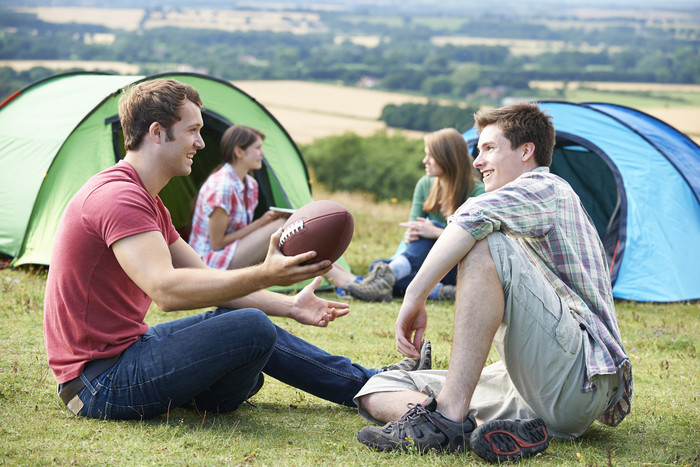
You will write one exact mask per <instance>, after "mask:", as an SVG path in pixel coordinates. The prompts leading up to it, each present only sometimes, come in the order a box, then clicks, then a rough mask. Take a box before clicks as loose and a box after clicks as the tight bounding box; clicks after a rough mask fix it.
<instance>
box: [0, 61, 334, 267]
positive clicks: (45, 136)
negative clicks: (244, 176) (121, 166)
mask: <svg viewBox="0 0 700 467" xmlns="http://www.w3.org/2000/svg"><path fill="white" fill-rule="evenodd" d="M157 78H173V79H177V80H178V81H181V82H184V83H187V84H190V85H192V86H193V87H194V88H195V89H197V90H198V91H199V93H200V95H201V97H202V100H203V102H204V108H203V111H202V114H203V119H204V125H205V126H204V129H203V131H202V136H203V138H204V141H205V144H206V147H205V148H204V149H203V150H201V151H199V152H197V156H196V157H195V159H194V164H193V167H192V174H191V175H190V176H188V177H176V178H174V179H173V180H172V181H171V182H170V183H169V184H168V185H167V186H166V187H165V188H164V189H163V190H162V192H161V198H162V199H163V202H164V203H165V205H166V206H167V207H168V209H169V210H170V213H171V215H172V218H173V223H174V224H175V227H176V228H178V230H179V231H180V232H181V233H182V234H183V237H184V238H185V240H186V239H187V233H188V231H189V230H188V229H189V224H190V222H191V213H192V206H193V202H194V199H195V197H196V195H197V191H198V189H199V187H200V186H201V184H202V183H203V182H204V180H205V179H206V177H207V176H208V175H209V173H211V171H212V169H213V168H214V167H216V166H218V165H219V163H220V162H221V155H220V152H219V140H220V138H221V135H222V134H223V132H224V131H225V129H226V128H228V127H229V126H230V125H232V124H243V125H248V126H251V127H254V128H258V129H260V130H262V131H263V132H264V133H265V135H266V138H265V143H264V146H263V148H264V151H265V164H264V166H263V168H262V169H261V170H259V171H256V173H255V177H256V179H257V180H258V183H259V184H260V204H259V206H258V211H257V212H256V215H260V214H261V213H262V212H264V211H265V210H266V209H267V208H268V207H269V206H279V207H288V208H298V207H301V206H303V205H304V204H306V203H308V202H310V201H312V197H311V189H310V185H309V175H308V170H307V167H306V164H305V163H304V160H303V158H302V156H301V153H300V151H299V149H298V148H297V146H296V145H295V144H294V141H293V140H292V138H291V137H290V136H289V134H288V133H287V132H286V130H285V129H284V128H283V127H282V125H281V124H280V123H279V122H278V121H277V120H276V119H275V118H274V116H273V115H272V114H270V112H268V111H267V109H265V108H264V107H263V106H262V105H261V104H260V103H259V102H257V101H256V100H255V99H254V98H253V97H251V96H250V95H248V94H246V93H245V92H243V91H242V90H240V89H239V88H237V87H235V86H233V85H232V84H230V83H229V82H226V81H223V80H219V79H216V78H212V77H210V76H206V75H201V74H196V73H163V74H159V75H153V76H147V77H146V76H123V75H111V74H102V73H87V72H78V73H66V74H61V75H56V76H52V77H50V78H47V79H44V80H41V81H38V82H36V83H33V84H31V85H29V86H27V87H26V88H24V89H22V90H21V91H19V92H17V93H15V94H13V96H11V98H8V99H7V100H6V101H5V102H3V103H2V107H0V167H2V170H0V219H2V221H0V255H3V256H5V257H10V258H12V263H11V265H13V266H19V265H22V264H41V265H48V264H49V261H50V258H51V250H52V246H53V239H54V237H55V234H56V229H57V226H58V222H59V220H60V218H61V215H62V214H63V210H64V209H65V206H66V204H67V203H68V201H69V200H70V199H71V198H72V196H73V195H74V194H75V192H76V191H77V190H78V189H79V188H80V187H81V186H82V185H83V184H84V183H85V182H86V181H87V180H88V179H89V178H90V177H91V176H92V175H94V174H96V173H98V172H100V171H101V170H104V169H106V168H108V167H110V166H112V165H114V164H115V162H116V161H118V160H119V159H121V158H122V157H123V154H124V145H123V137H122V133H121V127H120V124H119V118H118V101H119V97H120V95H121V89H122V88H123V87H125V86H127V85H130V84H133V83H137V82H139V81H143V80H150V79H157ZM341 264H342V265H344V266H346V267H347V263H345V261H344V260H342V259H341Z"/></svg>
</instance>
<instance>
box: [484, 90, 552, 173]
mask: <svg viewBox="0 0 700 467" xmlns="http://www.w3.org/2000/svg"><path fill="white" fill-rule="evenodd" d="M551 119H552V117H551V116H549V115H547V114H546V113H544V112H543V111H542V110H540V108H539V106H538V105H537V104H533V103H519V104H513V105H509V106H506V107H501V108H500V109H488V110H480V111H479V112H477V113H476V114H474V120H475V121H476V129H477V130H478V131H479V132H481V130H483V129H484V128H486V127H487V126H489V125H496V126H498V128H500V129H501V131H502V132H503V136H505V137H506V138H507V139H508V141H510V145H511V147H512V148H517V147H519V146H521V145H523V144H525V143H533V144H534V145H535V162H536V163H537V165H539V166H544V167H549V166H550V165H551V164H552V151H554V143H555V140H556V133H555V131H554V125H553V124H552V121H551Z"/></svg>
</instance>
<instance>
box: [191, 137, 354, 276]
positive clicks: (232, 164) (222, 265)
mask: <svg viewBox="0 0 700 467" xmlns="http://www.w3.org/2000/svg"><path fill="white" fill-rule="evenodd" d="M264 140H265V134H264V133H263V132H262V131H260V130H257V129H255V128H251V127H248V126H244V125H234V126H232V127H230V128H228V129H227V130H226V131H225V132H224V134H223V136H222V137H221V156H222V161H223V162H222V164H221V165H220V166H219V167H218V168H216V169H215V170H214V171H213V172H212V173H211V175H209V177H208V178H207V180H206V181H205V182H204V184H203V185H202V188H200V190H199V194H198V196H197V201H196V203H195V208H194V214H193V217H192V233H191V234H190V238H189V242H188V243H189V244H190V245H191V246H192V248H194V250H195V251H196V252H197V253H198V254H199V256H200V257H201V258H202V260H203V261H204V262H205V263H206V264H207V265H208V266H210V267H212V268H216V269H238V268H243V267H246V266H251V265H254V264H258V263H261V262H262V261H263V260H264V259H265V255H266V254H267V249H268V246H269V244H270V236H271V235H272V234H273V233H274V232H275V231H276V230H277V229H279V228H280V227H282V225H283V224H284V222H285V220H286V218H287V217H289V214H287V213H281V212H277V211H271V210H268V211H266V212H265V213H264V214H263V215H262V216H260V217H259V218H258V219H255V220H253V214H254V213H255V208H256V207H257V206H258V182H257V181H256V180H255V178H253V177H252V176H251V175H250V171H251V170H256V169H260V168H262V164H263V158H264V156H265V154H264V152H263V149H262V146H263V141H264ZM326 278H328V279H329V280H331V281H332V282H333V283H334V284H335V285H336V286H338V287H343V286H345V285H347V284H349V283H351V282H352V281H354V280H356V276H355V275H353V274H351V273H350V272H348V271H346V270H344V269H342V268H340V267H339V266H337V265H334V267H333V269H332V270H331V272H330V273H328V274H327V275H326Z"/></svg>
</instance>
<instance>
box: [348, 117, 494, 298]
mask: <svg viewBox="0 0 700 467" xmlns="http://www.w3.org/2000/svg"><path fill="white" fill-rule="evenodd" d="M424 141H425V157H424V158H423V164H424V165H425V175H424V176H423V177H422V178H421V179H420V180H418V183H416V187H415V189H414V192H413V202H412V206H411V215H410V217H409V221H408V222H402V223H401V224H400V225H401V227H404V228H405V229H406V230H405V232H404V237H403V241H404V243H405V245H406V247H405V249H403V250H402V251H401V252H400V254H398V255H396V256H395V257H394V258H393V259H391V260H390V261H389V260H378V261H375V262H374V267H373V268H372V270H371V271H370V273H369V275H368V276H367V277H366V278H365V279H363V280H362V281H360V282H358V283H353V284H349V285H348V286H347V287H346V289H347V290H348V292H350V294H351V295H352V296H354V297H356V298H359V299H361V300H366V301H373V302H376V301H390V300H391V299H392V297H393V296H394V295H395V294H396V295H403V293H404V292H405V291H406V287H408V284H409V283H410V282H411V280H412V279H413V277H415V275H416V273H417V272H418V269H420V267H421V265H422V264H423V261H424V260H425V258H426V256H428V253H429V252H430V249H431V248H432V247H433V244H435V240H437V238H438V237H439V236H440V234H441V233H442V231H443V230H444V228H445V226H446V225H447V220H446V219H447V218H448V217H449V216H451V215H452V214H453V213H454V212H455V211H456V210H457V208H458V207H459V206H461V205H462V203H464V202H465V201H466V200H467V198H469V197H470V196H478V195H480V194H482V193H483V192H484V184H483V183H482V182H481V181H480V180H479V179H478V178H477V176H476V172H475V170H474V168H473V166H472V163H473V162H474V160H473V158H472V156H471V155H470V154H469V148H468V147H467V143H466V142H465V140H464V137H463V136H462V135H461V134H460V133H459V132H458V131H457V130H455V129H454V128H443V129H442V130H438V131H435V132H433V133H428V134H427V135H425V137H424ZM456 282H457V270H456V268H454V269H452V270H451V271H450V272H449V273H447V275H446V276H445V277H444V278H443V280H442V281H441V282H440V283H439V284H438V285H437V286H436V287H435V289H433V291H432V293H431V294H430V297H429V298H431V299H434V300H454V295H455V287H454V286H455V284H456Z"/></svg>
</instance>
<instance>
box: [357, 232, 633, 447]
mask: <svg viewBox="0 0 700 467" xmlns="http://www.w3.org/2000/svg"><path fill="white" fill-rule="evenodd" d="M487 239H488V242H489V248H490V250H491V256H492V258H493V260H494V263H495V264H496V269H497V270H498V275H499V278H500V279H501V284H503V291H504V294H505V313H504V316H503V322H502V323H501V325H500V327H499V329H498V331H497V332H496V336H495V338H494V342H493V345H494V347H495V348H496V351H497V352H498V354H499V355H500V357H501V361H499V362H496V363H494V364H492V365H489V366H487V367H486V368H484V370H483V372H482V374H481V377H480V379H479V383H478V384H477V386H476V390H475V392H474V395H473V397H472V400H471V409H470V410H471V411H472V412H473V413H474V415H475V416H476V417H477V418H479V419H481V420H485V421H488V420H495V419H513V418H519V419H528V418H538V417H539V418H542V419H543V420H544V422H545V424H546V426H547V429H548V430H549V431H550V434H551V435H553V436H555V437H558V438H573V437H578V436H581V435H582V434H583V433H585V432H586V430H587V429H588V427H589V426H590V425H591V424H592V423H593V421H594V420H595V419H596V418H597V417H598V416H599V415H601V414H602V413H603V412H605V410H606V409H607V408H608V407H609V405H610V403H611V402H612V400H613V399H614V397H615V389H616V386H617V383H618V380H619V379H618V376H617V375H599V376H594V377H593V378H592V380H593V382H594V383H595V386H596V389H595V390H593V391H589V392H581V387H582V386H583V381H584V377H585V372H586V370H585V363H584V362H585V358H586V354H587V353H588V351H587V348H588V345H589V344H588V338H587V334H586V332H585V330H583V329H582V328H581V327H580V325H579V322H578V321H577V319H576V318H575V317H574V315H573V314H572V312H571V311H570V310H569V309H568V307H566V305H564V303H563V302H562V301H561V299H560V298H559V297H558V296H557V294H556V293H555V291H554V289H553V287H552V286H551V284H550V283H549V282H548V281H547V280H546V279H545V277H544V276H543V274H542V273H540V272H539V270H538V269H537V268H536V267H535V266H534V265H533V264H532V262H531V261H530V260H529V259H528V258H527V256H526V254H525V253H524V252H523V250H522V248H521V247H520V246H518V245H517V243H515V242H514V241H513V240H511V239H510V238H508V237H507V236H505V235H503V234H502V233H500V232H494V233H492V234H490V235H489V236H488V237H487ZM457 286H458V287H459V283H458V284H457ZM446 375H447V371H445V370H427V371H414V372H406V371H387V372H383V373H379V374H377V375H375V376H373V377H372V378H371V379H370V380H369V381H368V382H367V383H366V384H365V386H364V387H363V388H362V389H361V390H360V392H359V393H358V394H357V395H356V396H355V399H354V401H355V403H356V404H357V406H358V407H359V411H360V414H361V415H362V416H364V417H365V418H367V419H369V420H371V421H373V422H375V423H378V421H377V420H374V419H373V418H372V417H371V416H370V415H369V414H368V413H367V411H366V410H365V409H364V407H362V406H361V404H360V402H359V399H358V398H359V397H361V396H364V395H367V394H372V393H376V392H395V391H419V392H423V393H425V394H428V392H429V391H432V392H433V393H434V394H435V395H439V393H440V390H441V389H442V386H443V384H444V381H445V376H446Z"/></svg>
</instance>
